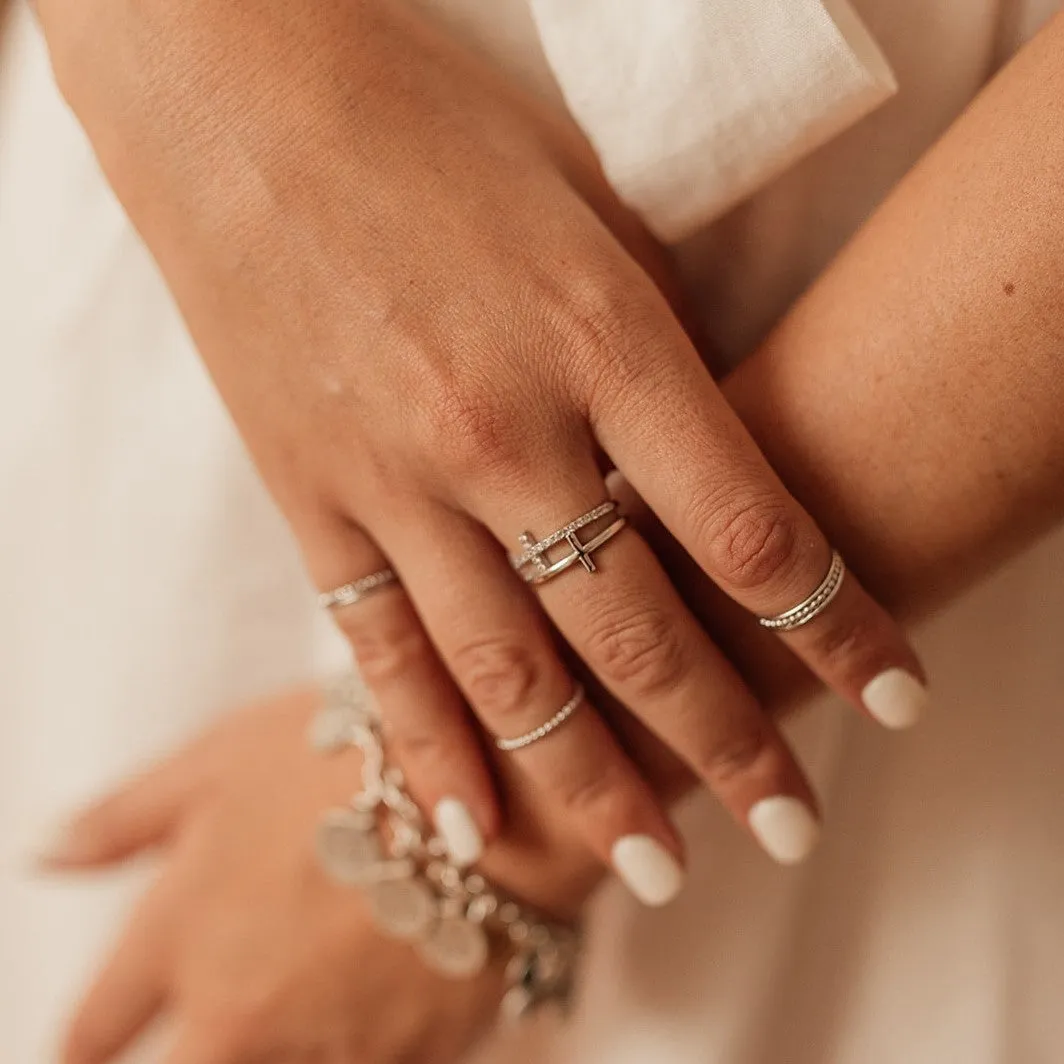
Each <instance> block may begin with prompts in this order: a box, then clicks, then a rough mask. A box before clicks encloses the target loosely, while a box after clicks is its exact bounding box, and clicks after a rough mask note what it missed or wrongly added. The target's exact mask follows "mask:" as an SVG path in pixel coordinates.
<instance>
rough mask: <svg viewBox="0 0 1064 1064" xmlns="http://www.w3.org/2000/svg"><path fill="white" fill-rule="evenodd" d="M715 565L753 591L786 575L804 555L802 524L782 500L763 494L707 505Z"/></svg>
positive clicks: (707, 532)
mask: <svg viewBox="0 0 1064 1064" xmlns="http://www.w3.org/2000/svg"><path fill="white" fill-rule="evenodd" d="M707 511H708V515H707V516H705V517H704V518H703V520H702V521H701V522H700V525H701V527H703V529H704V530H705V535H706V539H707V550H708V553H709V560H710V565H711V566H712V568H713V570H714V571H715V572H716V573H719V574H720V576H721V577H722V579H724V580H725V581H726V582H727V583H728V584H730V585H731V586H732V587H734V588H737V589H739V590H742V591H751V590H755V589H757V588H761V587H765V586H767V585H769V584H772V583H773V582H775V581H778V580H782V579H785V578H786V577H787V575H788V574H789V573H790V572H791V571H792V569H793V567H794V565H795V562H796V560H797V558H798V554H799V549H798V548H799V543H800V541H801V540H800V536H799V532H798V526H797V524H796V522H795V520H794V518H793V516H792V514H791V513H790V512H789V508H788V506H787V504H786V503H785V502H784V501H782V500H777V499H770V498H764V497H757V496H749V497H745V498H738V499H732V500H729V501H728V502H725V503H724V504H723V505H719V506H714V507H712V508H710V507H707V508H705V509H704V510H703V513H704V514H705V513H707Z"/></svg>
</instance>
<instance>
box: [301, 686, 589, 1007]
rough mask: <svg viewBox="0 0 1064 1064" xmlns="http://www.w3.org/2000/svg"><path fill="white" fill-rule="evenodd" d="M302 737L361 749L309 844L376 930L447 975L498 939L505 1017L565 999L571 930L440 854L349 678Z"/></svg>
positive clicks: (572, 953)
mask: <svg viewBox="0 0 1064 1064" xmlns="http://www.w3.org/2000/svg"><path fill="white" fill-rule="evenodd" d="M309 739H310V742H311V745H312V746H313V747H314V748H315V749H317V750H319V751H321V752H323V753H330V752H334V751H337V750H341V749H343V748H344V747H348V746H355V747H358V749H359V750H360V751H361V753H362V758H363V760H362V779H361V789H360V790H359V792H358V793H357V794H355V795H354V796H353V797H352V799H351V801H350V803H349V804H348V805H347V806H343V807H338V808H334V809H329V810H327V811H326V812H325V813H324V814H323V816H322V819H321V822H320V824H319V826H318V831H317V838H316V845H315V849H316V852H317V856H318V860H319V862H320V864H321V866H322V868H323V869H324V870H325V872H326V873H327V874H328V875H329V876H330V878H332V879H334V880H335V881H336V882H338V883H341V884H343V885H345V886H350V887H357V888H359V889H360V890H361V891H362V892H363V894H364V895H365V897H366V900H367V902H368V904H369V908H370V914H371V917H372V919H373V922H374V924H375V925H376V927H377V928H378V929H379V930H380V931H381V933H382V934H384V935H386V936H388V937H389V938H393V939H397V940H399V941H404V942H409V943H410V944H411V945H412V946H413V948H414V949H415V950H416V951H417V953H418V955H419V957H420V958H421V960H422V961H423V962H424V963H425V964H426V965H427V966H428V967H429V968H431V969H432V970H433V971H436V972H438V973H439V974H441V975H444V976H447V977H449V978H456V979H464V978H472V977H473V976H475V975H477V974H478V973H480V972H482V971H483V970H484V969H485V967H486V966H487V964H488V962H489V960H490V958H491V956H492V952H493V946H494V945H498V944H501V945H503V946H505V948H506V949H508V950H509V951H511V953H512V956H511V958H510V961H509V963H508V965H507V967H506V987H507V989H506V992H505V995H504V997H503V1001H502V1005H501V1008H500V1012H501V1014H502V1016H503V1017H504V1018H506V1019H516V1018H517V1017H519V1016H522V1015H525V1014H526V1013H528V1012H530V1011H532V1010H533V1009H535V1008H538V1007H539V1006H541V1005H544V1004H546V1003H548V1002H552V1003H555V1004H561V1005H565V1004H566V1003H567V1002H568V999H569V997H570V994H571V989H572V981H573V980H572V974H573V968H574V966H575V963H576V959H577V955H578V953H579V944H580V939H579V934H578V932H577V931H575V930H574V929H572V928H568V927H562V926H559V925H557V924H554V923H550V922H547V921H544V920H543V919H541V918H540V917H539V916H538V915H537V914H534V913H531V912H529V911H528V910H526V909H524V908H523V907H522V906H521V905H519V904H518V903H517V902H515V901H514V900H512V899H510V898H507V897H505V896H504V895H503V894H502V893H501V892H500V891H499V890H497V889H495V888H494V887H493V886H492V885H491V884H489V883H488V882H487V880H486V879H485V878H484V877H483V876H481V875H479V874H477V873H476V872H469V871H468V870H465V869H460V868H458V867H457V866H455V865H454V864H452V863H451V862H450V861H449V860H448V858H447V851H446V847H445V846H444V845H443V842H442V840H441V839H440V838H439V837H438V836H436V835H435V834H433V833H431V832H430V831H429V830H428V829H427V827H426V823H425V819H424V817H423V816H422V814H421V810H420V809H419V808H418V807H417V805H416V804H415V802H414V801H413V799H412V798H411V797H410V795H409V793H408V792H407V791H406V789H405V785H404V781H403V776H402V773H401V772H399V771H398V770H397V769H396V768H394V767H390V766H386V765H385V759H384V745H383V742H382V739H381V734H380V724H379V721H378V719H377V715H376V712H375V709H374V707H373V706H372V704H371V702H370V701H369V698H368V696H367V695H366V693H365V692H364V691H363V689H362V688H361V686H360V684H359V683H358V681H357V679H356V678H355V677H354V676H353V675H351V676H347V677H345V678H344V679H343V680H341V681H339V682H337V683H335V684H333V685H331V686H330V687H328V688H327V689H326V692H325V700H324V704H323V706H322V708H321V710H320V712H319V713H318V715H317V716H316V718H315V720H314V721H313V722H312V725H311V729H310V735H309Z"/></svg>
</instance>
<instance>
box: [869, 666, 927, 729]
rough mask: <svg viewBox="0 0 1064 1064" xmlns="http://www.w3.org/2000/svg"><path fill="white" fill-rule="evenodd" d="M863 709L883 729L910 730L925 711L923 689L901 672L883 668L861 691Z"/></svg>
mask: <svg viewBox="0 0 1064 1064" xmlns="http://www.w3.org/2000/svg"><path fill="white" fill-rule="evenodd" d="M861 701H862V702H863V703H864V705H865V709H867V710H868V712H869V713H871V714H872V716H873V717H875V718H876V720H878V721H879V723H880V724H882V725H883V726H884V727H887V728H894V729H896V730H897V729H901V728H911V727H912V726H913V725H914V724H915V723H916V722H917V721H918V720H919V719H920V718H921V717H922V716H923V714H924V710H925V709H927V702H928V695H927V688H926V687H924V685H923V684H922V683H920V681H919V680H918V679H917V678H916V677H915V676H913V674H912V673H910V672H906V671H905V670H904V669H887V671H886V672H881V673H880V674H879V675H878V676H877V677H876V678H875V679H874V680H869V682H868V683H867V684H865V688H864V690H863V691H862V692H861Z"/></svg>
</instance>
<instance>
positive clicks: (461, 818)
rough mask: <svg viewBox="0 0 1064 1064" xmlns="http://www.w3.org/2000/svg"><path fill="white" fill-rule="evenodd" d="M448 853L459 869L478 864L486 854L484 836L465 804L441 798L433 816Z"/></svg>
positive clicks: (454, 799)
mask: <svg viewBox="0 0 1064 1064" xmlns="http://www.w3.org/2000/svg"><path fill="white" fill-rule="evenodd" d="M433 820H434V821H435V823H436V830H437V831H438V832H439V833H440V838H441V839H443V842H444V845H445V846H446V847H447V853H448V854H449V855H450V858H451V860H452V861H453V862H454V863H455V864H456V865H458V867H459V868H465V867H466V866H467V865H471V864H476V862H477V861H479V860H480V858H481V855H482V854H483V853H484V836H483V835H481V834H480V828H478V827H477V822H476V821H475V820H474V819H473V815H472V814H471V813H470V812H469V810H468V809H467V808H466V806H465V804H464V803H463V802H460V801H459V800H458V799H457V798H441V799H440V800H439V801H438V802H437V803H436V809H435V811H434V814H433Z"/></svg>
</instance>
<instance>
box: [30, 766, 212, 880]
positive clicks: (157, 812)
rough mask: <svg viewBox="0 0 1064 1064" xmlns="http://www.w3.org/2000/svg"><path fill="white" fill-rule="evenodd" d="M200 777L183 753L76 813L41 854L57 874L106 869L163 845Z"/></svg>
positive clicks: (43, 863) (41, 860)
mask: <svg viewBox="0 0 1064 1064" xmlns="http://www.w3.org/2000/svg"><path fill="white" fill-rule="evenodd" d="M198 780H199V777H198V775H197V774H196V772H195V768H194V766H193V765H192V763H191V759H189V758H187V757H185V756H184V755H177V756H175V757H173V758H170V759H169V760H167V761H165V762H163V763H162V764H161V765H159V766H157V767H155V768H153V769H150V770H149V771H147V772H145V773H143V774H141V775H139V776H136V777H134V778H133V779H131V780H129V781H128V782H126V783H124V784H123V785H122V786H121V787H119V788H118V789H117V790H115V791H112V792H111V793H110V794H108V795H105V796H104V797H103V798H100V799H98V800H97V801H95V802H93V803H92V804H91V805H89V806H87V807H86V808H84V809H82V810H81V811H80V812H78V813H76V814H75V815H74V816H73V817H72V818H71V819H70V820H69V821H68V822H67V823H66V824H65V825H64V826H63V827H62V828H61V829H60V831H59V832H58V834H57V835H56V837H55V838H53V839H52V840H50V841H49V842H48V844H47V845H46V846H45V848H44V849H43V850H42V851H41V853H40V854H39V855H38V858H37V860H38V862H39V864H40V865H41V867H42V868H45V869H49V870H53V871H73V870H88V869H93V868H104V867H107V866H109V865H113V864H117V863H118V862H121V861H125V860H127V859H129V858H130V857H133V856H135V855H137V854H139V853H141V852H142V851H144V850H146V849H149V848H151V847H154V846H161V845H163V844H164V843H165V842H166V841H167V839H168V837H169V836H170V834H171V832H172V831H173V829H174V828H175V827H176V825H177V824H178V823H179V822H180V819H181V814H182V811H183V810H184V808H185V807H186V805H187V803H188V801H189V800H190V798H191V796H192V794H193V793H194V790H195V787H196V785H197V783H198Z"/></svg>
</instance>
